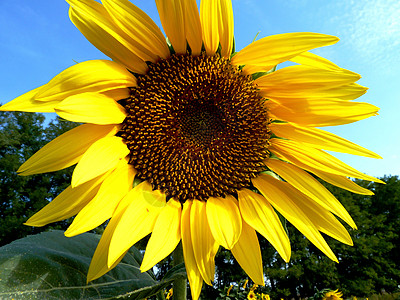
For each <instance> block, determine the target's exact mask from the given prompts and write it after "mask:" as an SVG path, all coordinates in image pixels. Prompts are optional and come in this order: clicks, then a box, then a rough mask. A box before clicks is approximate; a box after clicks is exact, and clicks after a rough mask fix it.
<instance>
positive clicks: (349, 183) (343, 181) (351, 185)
mask: <svg viewBox="0 0 400 300" xmlns="http://www.w3.org/2000/svg"><path fill="white" fill-rule="evenodd" d="M309 170H310V172H311V173H314V174H315V175H317V176H318V177H319V178H321V179H322V180H324V181H326V182H329V183H330V184H333V185H335V186H338V187H340V188H342V189H345V190H348V191H350V192H353V193H356V194H361V195H373V194H374V193H373V192H372V191H370V190H368V189H366V188H363V187H361V186H359V185H358V184H356V183H355V182H354V181H353V180H351V179H349V178H347V177H345V176H340V175H335V174H331V173H326V172H323V171H321V170H316V169H313V168H310V169H309Z"/></svg>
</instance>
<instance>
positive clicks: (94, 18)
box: [67, 0, 148, 74]
mask: <svg viewBox="0 0 400 300" xmlns="http://www.w3.org/2000/svg"><path fill="white" fill-rule="evenodd" d="M67 2H69V3H70V4H71V7H70V9H69V17H70V19H71V21H72V23H74V25H75V26H76V27H77V28H78V29H79V31H80V32H81V33H82V34H83V35H84V36H85V37H86V39H87V40H88V41H89V42H91V43H92V44H93V45H94V46H95V47H96V48H97V49H99V50H100V51H101V52H103V53H104V54H105V55H107V56H108V57H110V58H111V59H112V60H114V61H115V62H117V63H120V64H122V65H124V66H125V67H127V68H128V69H129V70H131V71H133V72H135V73H139V74H145V73H146V71H147V69H148V67H147V64H146V63H145V61H144V60H143V59H141V58H140V57H139V56H138V55H137V54H138V52H137V48H135V47H134V46H133V45H132V44H130V43H129V41H128V38H126V37H125V35H124V33H123V31H122V30H120V29H119V28H118V27H117V26H115V25H114V24H113V23H112V21H111V20H110V17H109V16H108V13H107V11H106V9H105V8H104V7H103V6H102V5H101V4H100V3H98V2H96V1H94V0H80V1H78V0H68V1H67Z"/></svg>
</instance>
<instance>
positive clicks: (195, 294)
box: [181, 200, 203, 299]
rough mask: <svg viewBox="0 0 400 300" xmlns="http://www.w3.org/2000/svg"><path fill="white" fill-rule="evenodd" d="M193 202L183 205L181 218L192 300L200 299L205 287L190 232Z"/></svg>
mask: <svg viewBox="0 0 400 300" xmlns="http://www.w3.org/2000/svg"><path fill="white" fill-rule="evenodd" d="M191 207H192V200H187V201H186V202H185V203H184V204H183V210H182V217H181V236H182V248H183V257H184V259H185V267H186V274H187V277H188V280H189V285H190V291H191V294H192V299H198V298H199V296H200V293H201V288H202V286H203V277H202V276H201V274H200V271H199V269H198V267H197V262H196V259H195V257H194V249H193V244H192V235H191V232H190V222H191V221H190V209H191Z"/></svg>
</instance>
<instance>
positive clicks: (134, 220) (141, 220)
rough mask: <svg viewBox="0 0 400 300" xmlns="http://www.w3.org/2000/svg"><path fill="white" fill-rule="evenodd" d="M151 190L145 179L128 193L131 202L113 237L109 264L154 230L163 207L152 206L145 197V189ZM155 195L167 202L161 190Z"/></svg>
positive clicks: (155, 192)
mask: <svg viewBox="0 0 400 300" xmlns="http://www.w3.org/2000/svg"><path fill="white" fill-rule="evenodd" d="M150 190H151V185H150V184H149V183H147V182H146V181H144V182H142V183H140V184H139V185H137V186H136V187H135V188H133V189H132V190H131V191H130V192H129V193H128V194H127V195H126V197H128V199H130V202H131V203H130V204H129V206H128V207H127V208H126V211H125V212H124V214H123V215H122V217H121V219H120V221H119V222H118V224H117V226H116V228H115V231H114V234H113V236H112V238H111V243H110V248H109V255H108V266H112V265H113V264H114V263H115V262H116V261H117V259H118V258H119V257H120V256H121V255H122V254H123V253H125V251H127V250H128V249H129V248H130V247H131V246H132V245H133V244H135V243H136V242H138V241H139V240H141V239H142V238H144V237H145V236H146V235H148V234H149V233H150V232H152V230H153V228H154V224H155V222H156V220H157V218H158V216H159V214H160V212H161V210H162V207H155V206H152V205H151V204H149V201H148V200H146V199H144V197H143V191H147V192H148V191H150ZM153 195H154V197H155V198H159V197H163V199H164V205H165V204H166V202H165V198H166V197H165V195H164V194H162V193H161V192H160V191H158V190H156V191H153ZM147 196H148V195H147Z"/></svg>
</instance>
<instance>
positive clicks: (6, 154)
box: [0, 112, 75, 246]
mask: <svg viewBox="0 0 400 300" xmlns="http://www.w3.org/2000/svg"><path fill="white" fill-rule="evenodd" d="M74 126H75V125H74V124H73V123H70V122H66V121H62V120H59V119H56V120H54V121H51V122H50V123H49V124H48V125H47V126H45V117H44V116H43V115H41V114H36V113H34V114H31V113H29V114H27V113H20V112H12V113H6V112H1V113H0V166H1V167H0V246H1V245H5V244H8V243H10V242H11V241H13V240H15V239H18V238H22V237H24V236H26V235H27V234H33V233H38V232H40V231H43V229H41V228H33V227H28V226H24V225H22V224H23V223H24V222H25V221H26V220H27V219H28V218H29V217H30V216H32V215H33V214H34V213H35V212H37V211H38V210H40V209H41V208H42V207H43V206H45V205H46V204H47V203H48V202H49V201H50V200H51V199H53V198H54V197H56V196H57V195H58V194H59V193H60V192H61V191H62V190H63V189H64V188H66V187H67V186H68V182H69V181H70V176H71V169H66V170H61V171H58V172H53V173H51V174H48V173H46V174H39V175H35V176H19V175H18V174H17V170H18V168H19V167H20V166H21V164H22V163H23V162H24V161H26V160H27V159H28V158H29V157H30V156H31V155H32V154H34V153H35V152H36V151H38V150H39V149H40V148H41V147H43V146H44V145H45V144H47V143H48V142H49V141H51V140H52V139H53V138H54V137H56V136H58V135H60V134H62V133H64V132H65V131H67V130H69V129H71V128H72V127H74ZM65 226H66V225H65V222H59V223H57V224H53V225H52V228H60V229H61V228H62V229H64V228H65Z"/></svg>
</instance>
